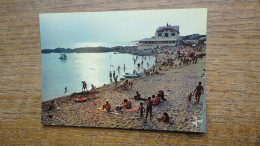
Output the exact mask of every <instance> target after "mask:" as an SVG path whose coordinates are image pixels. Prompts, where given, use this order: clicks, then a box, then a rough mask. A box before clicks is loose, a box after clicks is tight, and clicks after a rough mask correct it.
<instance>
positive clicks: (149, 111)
mask: <svg viewBox="0 0 260 146" xmlns="http://www.w3.org/2000/svg"><path fill="white" fill-rule="evenodd" d="M146 104H147V107H146V115H145V121H144V122H145V123H146V121H147V117H148V113H149V114H150V121H151V120H152V106H153V103H152V100H151V97H148V100H146Z"/></svg>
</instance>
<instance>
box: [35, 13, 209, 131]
mask: <svg viewBox="0 0 260 146" xmlns="http://www.w3.org/2000/svg"><path fill="white" fill-rule="evenodd" d="M39 21H40V36H41V64H42V66H41V67H42V107H41V108H42V112H41V124H42V125H46V126H76V127H96V128H118V129H132V130H133V129H134V130H157V131H179V132H198V133H205V132H206V43H207V42H206V36H207V34H206V33H207V9H205V8H196V9H164V10H134V11H103V12H78V13H75V12H74V13H43V14H39Z"/></svg>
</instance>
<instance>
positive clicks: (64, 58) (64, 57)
mask: <svg viewBox="0 0 260 146" xmlns="http://www.w3.org/2000/svg"><path fill="white" fill-rule="evenodd" d="M59 59H61V60H66V59H67V55H66V54H65V53H61V54H60V58H59Z"/></svg>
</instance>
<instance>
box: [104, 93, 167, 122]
mask: <svg viewBox="0 0 260 146" xmlns="http://www.w3.org/2000/svg"><path fill="white" fill-rule="evenodd" d="M152 97H153V99H152V98H151V97H148V98H147V99H146V98H141V94H140V93H139V92H138V91H136V96H134V97H130V98H129V99H134V100H142V101H145V103H146V109H145V108H144V106H143V103H142V102H140V106H139V107H138V109H137V114H139V113H140V117H141V118H143V117H144V113H146V115H145V123H146V122H147V118H148V115H149V116H150V121H151V120H152V109H153V106H156V105H158V104H159V103H160V102H161V101H162V100H163V101H166V99H165V98H164V92H163V91H162V90H160V91H159V94H158V95H157V96H155V95H153V96H152ZM132 108H133V106H132V102H131V101H130V100H127V99H124V101H123V106H121V105H117V106H116V107H115V111H122V110H125V109H132ZM104 109H105V110H106V111H107V112H110V111H112V110H111V105H110V103H109V101H108V100H106V103H105V104H104V105H102V110H104ZM158 120H159V121H162V122H168V121H169V115H168V114H167V113H164V114H163V116H162V117H160V118H158Z"/></svg>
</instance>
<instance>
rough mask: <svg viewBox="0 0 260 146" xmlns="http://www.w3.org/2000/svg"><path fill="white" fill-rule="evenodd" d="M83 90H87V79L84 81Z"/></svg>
mask: <svg viewBox="0 0 260 146" xmlns="http://www.w3.org/2000/svg"><path fill="white" fill-rule="evenodd" d="M82 86H83V87H82V91H87V83H86V82H85V81H82Z"/></svg>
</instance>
